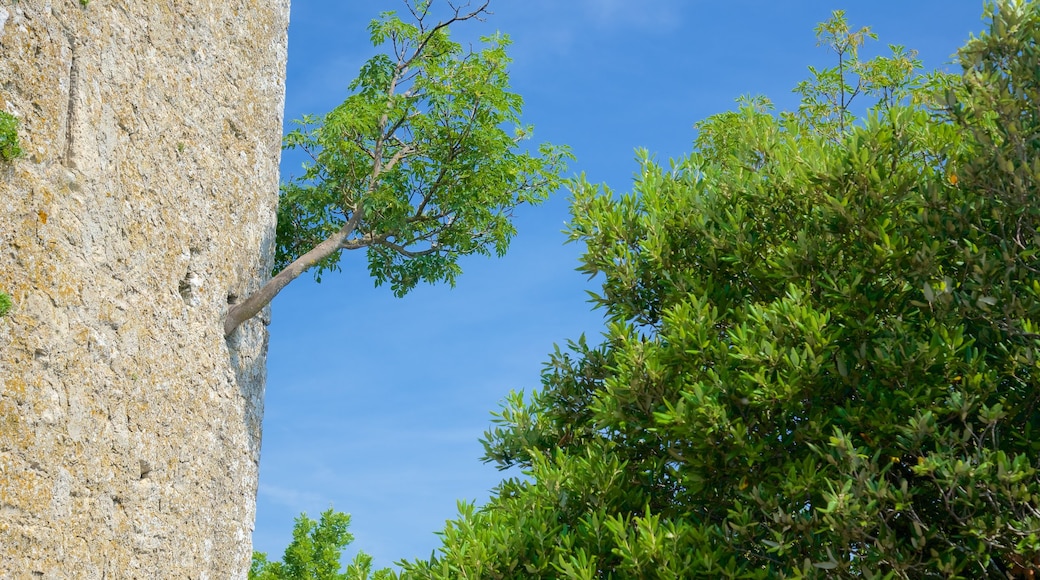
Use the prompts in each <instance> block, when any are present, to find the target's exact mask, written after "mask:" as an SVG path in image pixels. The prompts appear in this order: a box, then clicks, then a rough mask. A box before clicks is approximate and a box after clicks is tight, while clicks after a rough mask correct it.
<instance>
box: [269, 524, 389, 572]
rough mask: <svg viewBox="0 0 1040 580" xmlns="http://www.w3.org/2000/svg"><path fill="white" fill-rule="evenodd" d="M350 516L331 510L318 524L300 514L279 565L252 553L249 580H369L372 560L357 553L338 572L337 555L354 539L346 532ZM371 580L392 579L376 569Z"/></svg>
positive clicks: (385, 570) (365, 555)
mask: <svg viewBox="0 0 1040 580" xmlns="http://www.w3.org/2000/svg"><path fill="white" fill-rule="evenodd" d="M349 526H350V515H349V514H345V513H342V512H337V511H333V510H332V509H331V508H329V509H328V510H326V511H325V512H323V513H322V514H321V519H320V520H319V521H317V522H315V521H314V520H312V519H310V518H308V517H307V514H300V517H298V518H296V524H295V526H293V539H292V542H291V543H290V544H289V546H288V547H287V548H286V549H285V555H284V556H282V561H281V562H270V561H268V559H267V554H265V553H263V552H253V563H252V565H251V566H250V568H249V580H368V579H369V577H370V576H369V575H370V574H371V573H372V558H371V556H369V555H367V554H365V553H363V552H362V553H359V554H358V555H357V556H355V557H354V561H353V562H352V563H351V564H350V566H348V567H347V571H346V573H340V568H341V565H340V554H341V552H342V551H343V548H345V547H347V545H348V544H350V542H352V541H353V540H354V536H352V535H351V534H350V532H348V531H347V528H348V527H349ZM371 578H372V580H390V579H391V578H394V575H393V573H392V572H391V571H390V570H387V569H384V570H378V571H376V572H375V573H374V574H373V575H372V576H371Z"/></svg>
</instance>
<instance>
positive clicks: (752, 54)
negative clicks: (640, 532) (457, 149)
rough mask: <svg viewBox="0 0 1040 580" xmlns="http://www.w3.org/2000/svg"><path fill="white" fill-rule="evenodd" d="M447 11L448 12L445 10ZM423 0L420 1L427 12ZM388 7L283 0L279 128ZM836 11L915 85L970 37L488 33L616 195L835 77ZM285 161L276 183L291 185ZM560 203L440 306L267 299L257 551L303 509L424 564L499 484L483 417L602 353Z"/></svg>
mask: <svg viewBox="0 0 1040 580" xmlns="http://www.w3.org/2000/svg"><path fill="white" fill-rule="evenodd" d="M440 1H441V2H443V0H440ZM435 5H436V2H435ZM402 8H403V5H402V4H401V1H400V0H369V1H364V2H363V1H359V0H295V1H294V2H293V5H292V16H291V22H290V28H289V65H288V78H287V83H286V87H287V95H286V112H285V116H286V120H287V121H288V120H291V119H294V118H299V117H300V116H302V115H304V114H307V113H314V114H321V113H324V112H326V111H328V110H329V109H331V108H332V107H334V106H336V105H337V104H339V103H340V102H341V101H342V100H343V99H344V97H345V96H346V90H347V85H348V84H349V82H350V81H351V80H352V79H353V78H354V76H355V75H356V73H357V71H358V69H359V67H360V66H361V65H362V63H363V62H364V61H365V60H367V59H368V58H369V57H371V56H372V55H373V54H375V53H374V51H375V50H376V49H374V48H373V47H372V46H371V45H370V44H369V42H368V34H367V31H366V26H367V24H368V22H369V21H370V20H371V19H372V18H374V17H375V16H377V14H378V13H379V12H382V11H385V10H401V9H402ZM836 9H845V10H846V11H847V14H848V18H849V20H850V23H851V24H852V25H854V26H860V25H869V26H871V27H872V28H873V30H874V32H876V33H877V34H878V35H879V37H880V39H879V42H874V43H872V44H871V45H869V46H868V47H867V48H866V53H867V54H877V53H879V52H883V51H886V50H887V49H886V46H887V44H902V45H904V46H906V47H908V48H913V49H917V50H918V51H919V52H920V57H921V58H922V59H923V61H924V65H925V67H926V68H937V67H949V68H953V67H951V66H950V63H951V59H952V54H953V53H954V52H955V50H956V49H957V48H958V47H959V46H961V45H962V44H963V43H964V41H965V40H966V39H967V38H968V36H969V33H971V32H977V31H979V30H981V29H982V22H981V20H980V16H981V13H982V2H981V1H980V0H898V1H896V0H846V1H844V2H839V1H829V0H785V1H783V2H778V1H773V0H757V1H750V0H727V1H717V0H716V1H707V0H563V1H561V0H494V1H493V2H492V5H491V10H492V11H493V12H494V14H493V15H492V16H491V17H489V18H488V19H487V21H486V22H483V23H472V22H471V23H463V24H462V25H460V26H459V27H458V28H457V29H456V31H455V33H454V36H455V37H456V38H457V39H472V38H476V37H477V36H478V35H480V34H487V33H490V32H494V31H495V30H499V31H502V32H505V33H508V34H509V35H510V36H511V37H512V39H513V41H514V44H513V46H512V50H511V51H510V54H511V55H512V57H513V59H514V64H513V67H512V69H511V72H512V85H513V88H514V90H515V91H516V92H518V93H519V94H521V95H523V96H524V99H525V108H524V120H525V122H527V123H531V124H533V125H534V126H535V135H534V138H535V141H536V142H540V141H550V142H553V143H558V144H569V145H570V146H571V147H572V148H573V151H574V153H575V154H576V155H577V157H578V160H577V162H575V163H574V164H573V165H572V166H571V173H573V174H577V173H580V172H584V173H586V174H587V176H588V179H589V180H590V181H593V182H602V183H606V184H607V185H608V186H609V187H611V188H612V189H613V190H615V191H619V192H621V191H627V190H628V186H629V184H630V182H631V176H632V173H633V171H635V169H636V166H635V163H634V161H633V159H634V154H633V152H634V149H635V148H637V147H643V148H646V149H648V150H650V151H651V152H652V153H653V154H654V155H655V156H656V158H657V159H658V160H659V161H662V162H665V163H667V161H668V159H669V158H673V157H679V156H681V155H683V154H684V153H686V152H688V151H689V150H690V147H691V142H692V140H693V138H694V131H693V127H692V126H693V124H694V123H695V122H696V121H698V120H700V119H703V118H705V117H707V116H709V115H711V114H714V113H718V112H722V111H726V110H729V109H732V108H733V101H734V99H735V98H736V97H738V96H740V95H743V94H763V95H766V96H768V97H770V98H771V99H773V101H774V102H775V103H776V104H777V105H778V107H779V108H783V109H790V108H793V107H795V106H796V105H797V101H796V100H795V97H794V95H792V93H791V89H792V88H793V87H794V85H795V84H796V83H798V82H799V81H801V80H803V79H804V78H806V77H807V74H808V71H807V66H808V65H815V66H817V67H823V66H832V65H833V64H834V61H833V59H832V58H831V57H832V55H830V54H828V53H827V52H825V51H824V50H823V49H822V48H818V47H816V43H815V37H814V35H813V27H814V26H815V25H816V24H817V23H818V22H820V21H822V20H825V19H826V18H828V17H829V15H830V13H831V11H832V10H836ZM299 164H300V160H299V158H298V157H292V158H290V157H289V156H286V158H285V159H283V163H282V173H283V176H288V175H289V174H293V173H296V174H298V173H299V172H300V170H299ZM567 208H568V206H567V192H566V191H561V192H559V193H558V194H557V195H556V196H555V198H554V199H552V200H551V201H549V202H548V203H546V204H545V205H542V206H539V207H535V208H525V209H524V210H523V211H521V212H519V216H518V219H517V227H518V229H519V235H518V236H517V237H516V238H515V239H514V241H513V244H512V246H511V249H510V252H509V254H508V255H507V256H506V257H505V258H503V259H485V258H479V259H472V260H468V261H466V262H464V264H463V269H464V274H463V275H462V277H460V278H459V281H458V285H457V286H456V287H455V288H454V289H450V288H448V287H443V286H438V287H420V288H418V289H417V290H415V291H414V292H412V293H411V294H409V295H408V296H406V297H405V298H403V299H396V298H394V297H393V296H392V295H391V293H390V292H389V289H388V288H373V285H372V282H371V281H370V280H369V279H368V277H367V271H366V268H365V262H364V256H363V255H361V254H357V253H354V254H349V255H348V256H346V257H345V259H344V260H343V261H342V266H343V272H341V273H339V274H329V275H326V276H325V277H324V279H323V282H322V283H321V284H316V283H314V282H313V280H312V279H311V278H310V277H309V275H304V277H301V278H300V279H299V280H297V281H296V282H294V283H293V284H292V285H290V287H289V288H287V289H286V290H285V291H283V292H282V294H281V295H279V296H278V298H276V299H275V301H274V305H273V321H272V323H271V327H270V331H271V348H270V352H269V355H268V382H267V396H266V415H265V419H264V433H263V447H262V451H261V460H260V489H259V494H258V497H257V519H256V530H255V532H254V534H253V544H254V549H257V550H261V551H265V552H268V554H269V555H270V556H272V557H278V556H280V555H281V553H282V551H283V550H284V549H285V546H286V545H287V544H288V542H289V540H290V538H291V531H292V526H293V518H294V517H296V516H297V515H298V514H299V513H300V512H307V513H308V515H310V516H312V517H316V516H317V515H318V514H319V513H320V512H321V511H323V510H325V509H327V508H328V507H329V506H333V507H335V508H336V509H337V510H340V511H345V512H348V513H351V514H352V516H353V523H352V525H351V531H352V532H353V533H354V535H355V536H356V539H355V542H354V544H353V545H352V546H351V548H350V549H349V550H348V554H353V551H354V550H357V549H360V550H364V551H366V552H368V553H370V554H372V555H373V557H374V558H375V563H376V565H378V566H383V565H390V564H392V563H393V562H394V561H397V560H399V559H402V558H405V559H412V558H417V557H419V558H426V557H428V556H429V555H430V552H431V550H433V549H434V548H435V547H436V546H437V545H438V543H439V542H438V538H437V537H436V536H435V535H434V532H436V531H439V530H440V529H442V527H443V524H444V521H445V520H447V519H450V518H453V517H454V516H455V514H456V508H455V505H456V500H458V499H465V500H470V501H477V502H483V501H484V500H485V499H486V498H487V497H488V495H489V493H490V490H491V488H493V487H494V486H495V485H496V484H497V482H498V481H500V480H501V478H502V474H501V473H500V472H498V471H496V470H495V468H494V467H493V466H491V465H484V464H482V463H480V461H479V460H478V458H479V457H480V455H481V454H482V448H481V446H480V444H479V442H478V439H479V438H480V436H481V435H482V434H483V432H484V430H485V429H487V428H488V426H489V419H490V415H489V412H490V411H491V410H493V409H496V408H498V404H499V401H500V400H501V399H502V398H503V397H504V396H505V395H506V394H507V393H508V392H509V391H510V390H521V389H522V390H526V391H530V390H531V389H534V388H537V387H538V386H539V375H540V372H541V368H542V365H543V363H544V361H545V360H546V359H547V354H548V353H549V352H550V351H551V350H552V348H553V344H554V343H559V344H563V343H564V342H565V341H567V340H568V339H576V338H577V337H578V336H579V335H581V334H582V333H586V334H587V335H588V336H589V338H590V340H592V341H593V342H596V341H597V337H598V335H599V333H600V329H601V327H602V318H601V316H600V314H599V313H597V312H594V311H592V310H590V307H589V305H588V304H587V302H586V299H587V295H586V290H589V289H594V288H593V286H592V285H591V284H592V283H590V282H588V281H586V280H585V279H584V277H583V276H582V275H580V274H578V273H577V272H575V271H574V269H575V267H576V266H577V265H578V257H579V255H580V252H581V250H582V248H581V247H579V246H576V245H574V244H570V245H563V242H564V239H565V238H564V236H563V235H562V234H561V233H560V232H561V230H562V229H563V227H564V223H565V221H566V220H567V218H568V213H567Z"/></svg>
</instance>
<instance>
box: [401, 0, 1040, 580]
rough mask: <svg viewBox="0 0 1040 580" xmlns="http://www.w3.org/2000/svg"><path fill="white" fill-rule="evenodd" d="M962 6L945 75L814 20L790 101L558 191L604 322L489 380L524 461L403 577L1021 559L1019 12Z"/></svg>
mask: <svg viewBox="0 0 1040 580" xmlns="http://www.w3.org/2000/svg"><path fill="white" fill-rule="evenodd" d="M986 17H987V18H988V20H989V26H988V32H987V33H985V34H982V35H980V36H979V37H977V38H973V39H971V40H970V41H969V42H968V43H967V44H966V46H965V47H963V48H962V49H961V51H960V53H959V55H960V56H959V60H960V63H961V65H962V67H963V72H962V74H960V75H959V76H946V75H940V74H932V75H921V74H918V73H916V71H915V69H916V67H917V66H918V63H917V62H916V60H915V58H914V56H913V54H912V53H910V52H907V51H905V50H903V49H902V48H899V47H893V48H894V50H893V52H892V55H891V56H889V57H885V58H878V59H872V60H866V61H861V60H860V59H859V55H858V47H859V46H860V44H861V43H862V41H863V40H864V39H865V38H869V37H870V33H869V30H866V29H862V30H858V31H857V30H854V29H851V28H849V27H848V25H847V22H846V21H845V18H844V15H843V14H842V13H840V12H839V13H835V15H834V17H833V18H832V19H831V20H830V21H828V22H827V23H824V24H823V25H821V27H820V28H819V29H818V30H817V33H818V35H819V37H820V40H821V43H822V44H825V45H828V46H829V47H831V48H832V49H833V50H834V51H835V53H836V54H837V58H838V63H837V66H835V67H833V68H827V69H824V70H820V71H817V70H812V71H811V78H810V79H809V80H808V81H807V82H806V83H804V84H802V85H800V86H799V88H798V90H799V92H800V93H801V94H802V97H803V102H802V106H801V108H800V109H799V110H798V111H794V112H789V113H781V114H779V115H777V114H774V112H773V111H772V107H771V104H770V102H769V101H768V100H767V99H765V98H761V97H756V98H745V99H742V100H741V104H740V107H739V108H738V110H737V111H734V112H728V113H722V114H719V115H716V116H713V117H710V118H708V119H707V120H705V121H703V122H701V123H700V124H699V125H698V130H699V132H698V136H697V138H696V141H695V144H694V145H695V147H694V152H693V153H692V154H691V155H690V156H688V157H687V158H685V159H681V160H678V161H674V162H673V163H672V164H671V166H670V167H667V168H665V167H661V166H659V165H658V164H656V163H654V162H652V161H651V160H650V159H649V158H648V156H647V155H646V154H645V153H643V154H641V161H640V167H639V172H638V178H637V179H636V181H635V184H634V191H633V192H632V193H630V194H626V195H620V196H615V195H613V194H611V193H610V192H609V191H602V190H601V189H600V188H597V187H594V186H592V185H589V184H588V183H586V182H585V181H577V182H575V183H574V184H573V189H574V205H573V210H572V215H573V218H572V221H571V224H570V234H571V237H572V239H574V240H578V241H582V242H584V243H585V244H586V246H587V250H586V252H585V255H584V257H583V260H582V265H581V270H582V271H584V272H585V273H587V274H589V275H592V276H596V275H601V276H602V278H603V286H602V291H601V293H600V294H599V295H598V296H597V297H596V298H595V301H596V303H597V305H598V306H599V307H600V308H602V309H603V311H604V313H605V316H606V319H607V322H608V324H607V330H606V332H605V340H604V342H603V343H602V344H601V345H599V346H589V345H588V344H586V342H585V341H584V340H583V339H582V340H579V341H577V342H575V343H573V344H571V345H570V348H569V349H567V350H557V352H556V353H555V354H554V355H553V356H552V357H551V359H550V361H549V363H548V364H547V366H546V370H545V372H544V374H543V377H542V389H541V390H540V391H538V392H535V393H534V394H533V395H531V396H529V397H524V396H523V395H522V394H513V395H511V396H510V397H509V398H507V400H506V402H505V404H504V405H503V408H502V410H501V411H500V412H499V413H498V414H497V416H496V422H497V424H498V425H497V426H496V427H495V428H494V429H493V430H491V431H490V432H489V433H488V434H487V435H486V437H485V447H486V459H487V460H490V461H494V462H497V463H498V464H499V466H501V467H503V468H505V467H510V466H520V467H521V468H523V469H524V470H525V471H524V472H525V474H526V477H524V478H512V479H508V480H506V481H504V482H503V483H502V484H501V485H500V486H499V487H498V488H497V489H496V491H495V494H494V495H493V497H492V498H491V500H490V501H489V503H488V504H487V505H486V506H485V507H483V508H481V509H479V510H477V509H475V508H473V507H472V506H469V505H463V506H461V508H460V514H459V516H458V518H457V519H456V520H455V521H452V522H449V523H448V525H447V527H446V528H445V530H444V532H443V544H442V546H441V548H440V552H439V554H438V555H437V557H435V558H433V559H431V560H430V561H427V562H411V563H408V564H407V565H406V567H405V574H404V575H405V577H408V578H449V577H450V578H458V577H479V578H611V577H613V578H781V577H790V578H798V577H846V578H932V577H936V578H983V577H989V578H1006V577H1029V578H1032V577H1033V575H1034V574H1035V573H1036V572H1037V571H1040V472H1038V468H1040V453H1038V451H1040V437H1038V433H1040V362H1038V361H1040V352H1038V351H1040V261H1038V258H1037V256H1038V254H1037V252H1038V251H1040V250H1038V248H1040V232H1038V225H1040V204H1038V203H1037V200H1036V193H1037V191H1038V187H1037V184H1038V177H1040V161H1038V160H1040V67H1038V66H1037V62H1040V50H1038V49H1037V41H1038V40H1040V3H1036V2H1023V1H1017V0H1005V1H1003V2H1000V3H999V4H998V5H990V6H987V8H986ZM854 98H856V99H860V100H858V101H857V103H860V105H858V106H862V104H863V103H864V101H863V99H866V100H868V101H870V103H869V107H863V109H862V110H863V111H865V115H864V116H861V117H859V118H858V120H857V116H856V115H854V112H855V109H853V108H852V106H853V105H852V104H851V103H852V99H854Z"/></svg>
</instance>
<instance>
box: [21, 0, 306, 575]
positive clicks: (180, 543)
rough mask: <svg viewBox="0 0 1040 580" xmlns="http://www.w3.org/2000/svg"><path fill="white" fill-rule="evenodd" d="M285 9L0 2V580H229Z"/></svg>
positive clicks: (256, 371) (255, 4) (242, 547)
mask: <svg viewBox="0 0 1040 580" xmlns="http://www.w3.org/2000/svg"><path fill="white" fill-rule="evenodd" d="M288 8H289V7H288V0H266V1H261V0H219V1H218V0H147V1H138V0H91V1H90V2H89V4H88V5H87V6H85V7H84V6H81V4H80V2H79V0H17V1H14V0H0V108H2V109H3V110H5V111H7V112H9V113H12V114H14V115H16V116H17V117H18V118H20V119H21V128H20V132H19V134H20V138H21V142H22V148H23V149H24V150H25V156H24V157H23V158H21V159H19V160H17V161H15V162H14V163H0V290H5V291H7V292H8V293H9V294H10V295H11V296H12V298H13V299H14V303H15V308H14V310H13V311H12V312H11V313H10V314H9V315H8V316H6V317H3V318H0V578H86V579H90V578H106V579H112V578H174V577H176V578H238V577H244V576H245V573H246V570H247V568H248V563H249V555H250V532H251V530H252V526H253V519H254V506H255V491H256V482H257V461H258V459H259V445H260V419H261V415H262V396H263V380H264V375H263V362H264V361H263V357H264V350H265V346H266V331H265V329H264V327H263V323H262V321H256V320H254V321H251V322H249V323H247V324H246V325H245V326H244V327H243V328H241V329H240V330H239V331H238V333H237V334H236V335H235V336H233V337H232V338H231V339H230V340H225V339H224V337H223V333H222V321H223V316H224V314H225V313H226V311H227V304H228V300H229V299H231V297H232V296H235V295H242V294H244V293H245V292H246V291H248V290H250V289H252V288H253V287H255V286H256V285H257V283H258V281H259V280H258V279H259V278H261V277H263V276H264V275H266V274H267V271H268V269H269V267H270V256H271V241H272V240H271V237H272V236H273V221H274V210H275V205H276V203H277V185H278V184H277V180H278V175H277V174H278V169H277V163H278V158H279V143H280V134H281V120H282V119H281V115H282V104H283V95H284V69H285V57H286V27H287V24H288Z"/></svg>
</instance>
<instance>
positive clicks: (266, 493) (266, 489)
mask: <svg viewBox="0 0 1040 580" xmlns="http://www.w3.org/2000/svg"><path fill="white" fill-rule="evenodd" d="M258 494H259V495H260V496H262V497H263V498H264V499H266V500H268V501H270V502H272V503H275V504H278V505H281V506H285V507H287V508H289V509H291V510H292V511H293V512H294V513H299V512H304V511H307V509H308V508H309V507H310V506H313V505H317V504H320V502H321V500H322V496H320V495H318V494H316V493H313V492H309V491H302V490H299V489H292V488H288V487H281V486H278V485H271V484H269V483H261V484H260V489H259V491H258Z"/></svg>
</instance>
